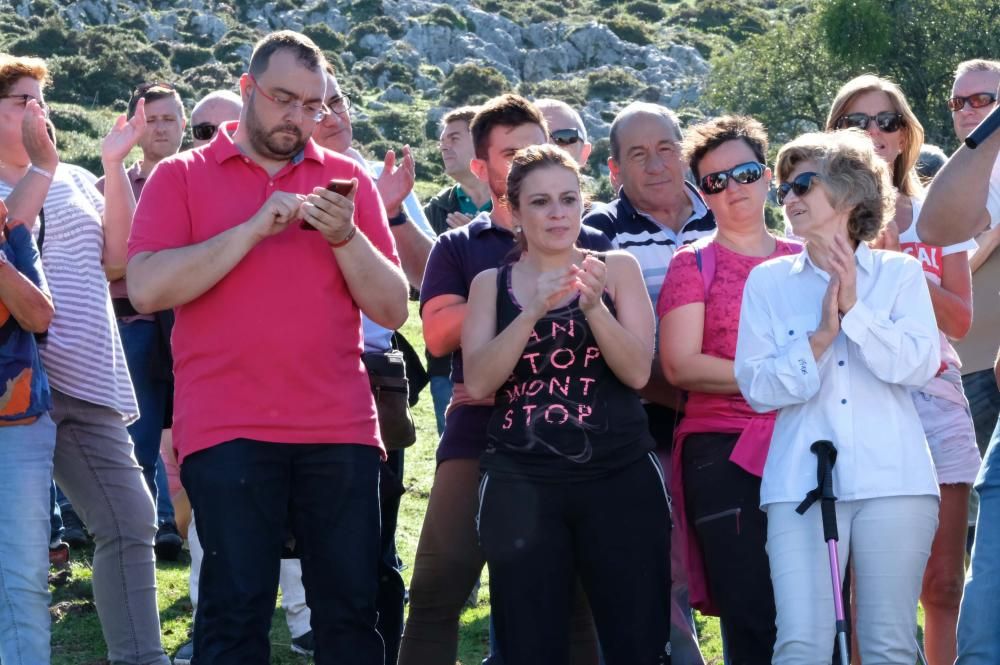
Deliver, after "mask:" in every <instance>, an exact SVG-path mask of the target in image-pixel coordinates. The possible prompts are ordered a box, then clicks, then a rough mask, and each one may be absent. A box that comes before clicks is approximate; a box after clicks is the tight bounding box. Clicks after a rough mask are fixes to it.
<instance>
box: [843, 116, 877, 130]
mask: <svg viewBox="0 0 1000 665" xmlns="http://www.w3.org/2000/svg"><path fill="white" fill-rule="evenodd" d="M868 120H869V118H868V116H867V115H865V114H864V113H848V114H847V115H842V116H840V118H838V119H837V129H851V128H854V127H856V128H858V129H868Z"/></svg>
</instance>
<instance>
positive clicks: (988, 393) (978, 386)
mask: <svg viewBox="0 0 1000 665" xmlns="http://www.w3.org/2000/svg"><path fill="white" fill-rule="evenodd" d="M962 387H963V388H964V389H965V397H966V399H968V400H969V411H970V412H972V422H973V424H974V425H975V427H976V443H977V444H979V452H980V453H982V454H984V455H985V454H986V447H987V446H989V445H990V435H991V434H992V433H993V427H994V426H995V425H996V424H997V416H998V415H1000V389H998V388H997V378H996V375H995V374H994V373H993V368H990V369H984V370H982V371H979V372H970V373H969V374H966V375H965V376H963V377H962Z"/></svg>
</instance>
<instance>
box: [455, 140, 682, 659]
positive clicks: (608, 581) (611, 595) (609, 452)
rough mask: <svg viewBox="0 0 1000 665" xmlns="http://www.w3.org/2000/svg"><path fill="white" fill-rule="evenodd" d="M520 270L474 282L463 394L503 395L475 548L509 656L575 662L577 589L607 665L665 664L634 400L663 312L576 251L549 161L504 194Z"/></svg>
mask: <svg viewBox="0 0 1000 665" xmlns="http://www.w3.org/2000/svg"><path fill="white" fill-rule="evenodd" d="M507 191H508V198H509V205H510V206H511V208H512V213H513V216H514V220H515V223H517V224H518V225H520V237H519V244H520V249H521V252H520V255H519V256H518V257H517V258H516V260H514V261H513V262H512V263H510V264H508V265H505V266H503V267H502V268H500V269H498V270H487V271H485V272H483V273H480V274H479V275H478V276H477V277H476V278H475V280H473V282H472V286H471V289H470V293H469V302H468V308H469V310H468V312H467V315H466V318H465V326H464V328H463V333H462V349H463V356H464V359H465V385H466V388H467V390H468V391H469V393H470V394H471V395H472V396H473V397H475V398H484V397H488V396H490V395H494V394H495V398H496V407H495V409H494V412H493V417H492V420H491V422H490V427H489V443H488V447H487V450H486V452H485V453H484V455H483V457H482V469H483V477H482V482H481V486H480V506H479V517H478V523H479V538H480V543H481V545H482V548H483V553H484V555H485V557H486V561H487V563H488V564H489V567H490V604H491V610H492V615H493V619H494V624H495V628H496V636H497V641H498V645H499V654H500V655H501V656H502V657H503V659H504V662H508V663H516V664H517V665H533V664H536V663H537V664H538V665H543V664H544V665H561V664H564V663H566V662H567V660H568V645H569V618H570V617H569V615H570V608H571V605H572V598H573V591H574V585H575V581H576V580H577V578H579V580H580V582H581V583H582V586H583V589H584V591H585V592H586V594H587V597H588V599H589V601H590V604H591V608H592V610H593V615H594V621H595V623H596V625H597V630H598V634H599V637H600V642H601V646H602V649H603V651H604V656H605V660H606V662H607V664H608V665H653V664H662V663H669V662H670V656H669V654H670V645H669V635H670V621H669V607H670V606H669V596H670V553H669V532H670V522H669V505H668V503H669V502H668V499H667V496H666V492H665V490H664V487H663V480H662V472H661V470H660V467H659V463H658V462H657V460H656V457H655V455H653V454H652V452H651V451H652V449H653V441H652V438H651V437H650V435H649V429H648V426H647V423H646V415H645V411H644V410H643V408H642V405H641V404H640V401H639V397H638V394H637V393H636V392H635V391H636V390H637V389H639V388H641V387H642V386H644V385H645V383H646V382H647V381H648V379H649V373H650V366H651V362H652V356H653V325H654V324H653V312H652V309H651V307H650V303H649V299H648V297H647V295H646V289H645V286H644V284H643V280H642V275H641V273H640V270H639V266H638V264H637V263H636V261H635V259H634V258H632V257H631V256H630V255H629V254H627V253H625V252H609V253H608V254H606V255H598V254H593V253H589V252H586V251H584V250H581V249H579V248H577V247H576V245H575V239H576V238H577V236H578V235H579V232H580V217H581V212H582V208H583V206H582V197H581V195H580V181H579V174H578V171H577V168H576V165H575V163H574V162H573V161H572V160H571V159H570V158H569V156H568V155H567V154H566V153H565V152H563V151H562V150H560V149H559V148H556V147H554V146H534V147H531V148H527V149H524V150H521V151H519V152H518V153H517V154H516V155H515V157H514V161H513V164H512V166H511V171H510V175H509V176H508V180H507Z"/></svg>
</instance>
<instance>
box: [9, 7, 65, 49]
mask: <svg viewBox="0 0 1000 665" xmlns="http://www.w3.org/2000/svg"><path fill="white" fill-rule="evenodd" d="M3 13H4V14H6V13H7V12H3ZM5 32H6V30H5ZM19 32H23V29H21V30H19ZM15 34H16V33H15ZM77 37H78V35H77V33H75V32H73V31H71V30H70V29H69V26H67V25H66V22H65V21H63V20H62V18H61V17H59V16H53V17H50V18H47V19H45V20H44V21H43V22H42V23H41V25H39V26H38V27H37V28H35V29H33V30H30V31H29V32H28V33H27V34H25V35H24V36H22V37H20V38H17V39H12V40H10V41H9V42H8V44H7V48H8V49H10V52H11V53H12V54H14V55H33V56H38V57H39V58H51V57H52V56H56V55H74V54H76V53H78V52H79V49H80V44H79V40H78V38H77Z"/></svg>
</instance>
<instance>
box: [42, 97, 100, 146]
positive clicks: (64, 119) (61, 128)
mask: <svg viewBox="0 0 1000 665" xmlns="http://www.w3.org/2000/svg"><path fill="white" fill-rule="evenodd" d="M49 119H50V120H52V124H53V125H55V127H56V131H58V132H59V133H60V135H61V134H62V133H63V132H79V133H81V134H87V135H90V136H97V135H98V132H99V130H98V128H97V127H96V126H95V125H94V122H93V120H92V119H91V118H90V116H88V115H87V113H86V112H84V110H83V109H81V108H80V107H78V106H68V105H63V104H56V105H53V107H52V109H51V110H50V111H49ZM60 147H61V146H60Z"/></svg>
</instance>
